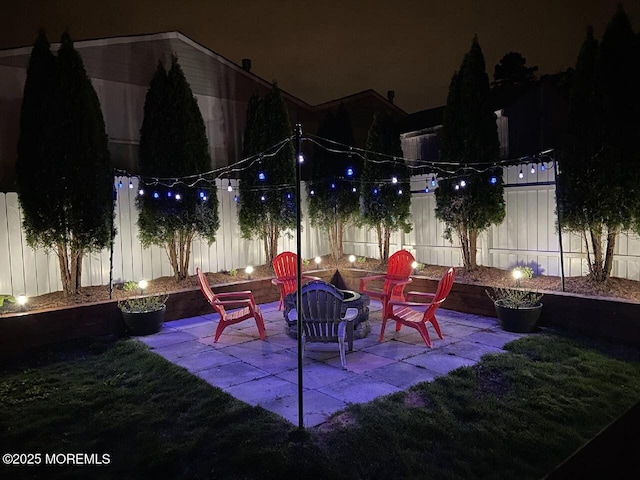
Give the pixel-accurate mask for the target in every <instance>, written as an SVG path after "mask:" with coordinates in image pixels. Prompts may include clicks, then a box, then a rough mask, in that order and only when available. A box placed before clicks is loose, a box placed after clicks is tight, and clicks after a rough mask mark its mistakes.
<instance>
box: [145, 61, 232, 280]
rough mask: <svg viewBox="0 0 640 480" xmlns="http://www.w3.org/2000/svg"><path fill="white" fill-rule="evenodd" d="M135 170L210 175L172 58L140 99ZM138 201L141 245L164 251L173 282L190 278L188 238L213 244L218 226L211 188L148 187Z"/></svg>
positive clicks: (193, 108) (192, 104)
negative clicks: (142, 103) (141, 116)
mask: <svg viewBox="0 0 640 480" xmlns="http://www.w3.org/2000/svg"><path fill="white" fill-rule="evenodd" d="M140 168H141V171H142V174H143V175H144V176H146V177H155V178H171V177H185V176H189V175H197V174H200V173H204V172H207V171H209V170H210V168H211V157H210V155H209V144H208V141H207V135H206V130H205V126H204V120H203V119H202V114H201V113H200V109H199V108H198V102H197V101H196V99H195V97H194V96H193V93H192V92H191V87H190V86H189V83H188V82H187V79H186V78H185V76H184V73H183V72H182V69H181V68H180V65H179V64H178V59H177V58H176V57H175V56H174V57H173V58H172V59H171V68H170V69H169V71H168V72H166V71H165V69H164V67H163V66H162V64H159V65H158V68H157V70H156V73H155V75H154V77H153V79H152V80H151V83H150V85H149V90H148V91H147V96H146V99H145V106H144V119H143V122H142V128H141V129H140ZM147 190H148V191H147V192H145V194H144V195H141V196H139V197H138V200H137V205H138V209H139V213H140V215H139V218H138V227H139V228H140V240H141V242H142V244H143V245H144V246H149V245H158V246H161V247H163V248H164V249H165V250H166V252H167V255H168V257H169V262H170V264H171V268H172V269H173V272H174V275H175V277H176V279H178V280H183V279H185V278H186V277H187V276H188V275H189V259H190V255H191V247H192V242H193V239H194V237H195V236H196V235H200V236H201V237H202V238H204V239H206V240H207V241H208V242H209V243H213V242H214V241H215V235H216V231H217V230H218V227H219V225H220V221H219V217H218V196H217V189H216V186H215V185H212V186H204V185H196V187H189V186H180V185H177V186H171V187H169V186H163V185H149V188H148V189H147Z"/></svg>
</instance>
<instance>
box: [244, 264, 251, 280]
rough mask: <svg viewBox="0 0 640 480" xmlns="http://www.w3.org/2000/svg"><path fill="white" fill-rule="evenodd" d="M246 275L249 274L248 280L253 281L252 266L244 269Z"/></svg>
mask: <svg viewBox="0 0 640 480" xmlns="http://www.w3.org/2000/svg"><path fill="white" fill-rule="evenodd" d="M244 273H246V274H247V278H249V279H251V274H252V273H253V267H252V266H251V265H247V266H246V267H245V269H244Z"/></svg>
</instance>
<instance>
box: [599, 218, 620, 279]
mask: <svg viewBox="0 0 640 480" xmlns="http://www.w3.org/2000/svg"><path fill="white" fill-rule="evenodd" d="M617 237H618V229H617V228H614V229H612V230H609V233H607V253H606V254H605V257H604V269H603V273H604V278H603V279H602V280H603V281H605V280H607V279H608V278H609V277H610V276H611V269H612V268H613V250H614V249H615V247H616V238H617Z"/></svg>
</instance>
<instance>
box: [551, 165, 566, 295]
mask: <svg viewBox="0 0 640 480" xmlns="http://www.w3.org/2000/svg"><path fill="white" fill-rule="evenodd" d="M553 180H554V182H555V184H556V215H557V217H558V246H559V247H560V279H561V282H562V291H563V292H564V291H565V286H564V249H563V248H562V222H561V221H560V203H559V202H558V162H557V161H556V155H555V152H554V154H553Z"/></svg>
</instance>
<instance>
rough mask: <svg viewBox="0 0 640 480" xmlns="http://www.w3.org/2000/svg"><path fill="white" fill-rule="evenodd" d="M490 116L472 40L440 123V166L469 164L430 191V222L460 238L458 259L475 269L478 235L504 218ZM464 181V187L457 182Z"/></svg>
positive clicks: (485, 80)
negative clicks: (432, 207)
mask: <svg viewBox="0 0 640 480" xmlns="http://www.w3.org/2000/svg"><path fill="white" fill-rule="evenodd" d="M499 159H500V143H499V141H498V131H497V127H496V117H495V114H494V113H493V110H492V108H491V105H490V103H489V78H488V77H487V74H486V72H485V63H484V56H483V54H482V50H481V49H480V45H479V44H478V38H477V37H475V38H474V39H473V43H472V45H471V49H470V50H469V52H468V53H467V54H466V55H465V56H464V59H463V60H462V65H461V66H460V70H459V71H458V72H455V73H454V75H453V78H452V80H451V84H450V86H449V95H448V97H447V105H446V107H445V110H444V116H443V123H442V146H441V150H440V160H441V161H442V162H452V163H459V164H462V165H463V166H464V165H465V164H475V165H474V168H476V169H481V171H480V172H475V171H473V170H468V173H465V174H464V175H463V176H461V177H460V178H445V179H442V180H440V181H439V182H438V188H437V189H436V192H435V194H436V217H437V218H438V219H440V220H442V221H443V222H445V225H446V231H445V235H446V238H448V239H450V240H451V239H452V234H453V233H454V232H455V234H456V235H457V236H458V238H459V239H460V244H461V248H462V260H463V263H464V266H465V267H466V268H467V269H468V270H474V269H475V268H476V247H477V242H478V235H479V234H480V233H481V232H482V231H484V230H486V229H487V228H489V226H491V225H494V224H499V223H501V222H502V220H503V219H504V216H505V205H504V198H503V193H504V189H503V185H502V169H501V168H491V165H492V164H493V163H494V162H496V161H498V160H499ZM462 180H464V182H465V183H464V184H461V181H462Z"/></svg>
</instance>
